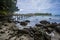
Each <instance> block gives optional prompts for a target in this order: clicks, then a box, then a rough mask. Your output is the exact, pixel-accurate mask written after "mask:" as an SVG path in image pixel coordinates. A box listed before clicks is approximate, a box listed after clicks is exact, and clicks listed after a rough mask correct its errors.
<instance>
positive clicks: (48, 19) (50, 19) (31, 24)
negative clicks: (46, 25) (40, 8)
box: [17, 16, 60, 29]
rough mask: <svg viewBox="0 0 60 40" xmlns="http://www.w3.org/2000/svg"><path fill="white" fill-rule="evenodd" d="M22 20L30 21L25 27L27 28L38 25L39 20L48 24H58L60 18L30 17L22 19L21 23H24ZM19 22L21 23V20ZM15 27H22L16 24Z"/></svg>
mask: <svg viewBox="0 0 60 40" xmlns="http://www.w3.org/2000/svg"><path fill="white" fill-rule="evenodd" d="M24 20H30V23H28V25H27V27H28V26H31V27H34V26H35V24H37V23H39V22H40V21H41V20H47V21H50V22H57V23H60V16H32V17H29V18H27V19H23V20H22V21H24ZM19 21H21V20H19ZM17 26H18V27H22V26H21V25H20V24H19V23H17ZM22 29H23V28H22Z"/></svg>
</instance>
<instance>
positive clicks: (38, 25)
mask: <svg viewBox="0 0 60 40" xmlns="http://www.w3.org/2000/svg"><path fill="white" fill-rule="evenodd" d="M35 26H37V27H41V26H44V25H42V24H35Z"/></svg>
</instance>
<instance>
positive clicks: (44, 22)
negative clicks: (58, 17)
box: [40, 20, 50, 24]
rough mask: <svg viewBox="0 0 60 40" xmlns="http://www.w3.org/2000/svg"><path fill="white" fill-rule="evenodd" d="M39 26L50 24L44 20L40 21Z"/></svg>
mask: <svg viewBox="0 0 60 40" xmlns="http://www.w3.org/2000/svg"><path fill="white" fill-rule="evenodd" d="M40 23H41V24H50V22H48V21H46V20H42V21H40Z"/></svg>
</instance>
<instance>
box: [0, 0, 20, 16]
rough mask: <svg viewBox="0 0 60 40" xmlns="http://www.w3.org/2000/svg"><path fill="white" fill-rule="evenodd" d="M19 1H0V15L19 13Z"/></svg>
mask: <svg viewBox="0 0 60 40" xmlns="http://www.w3.org/2000/svg"><path fill="white" fill-rule="evenodd" d="M16 3H17V0H0V15H7V14H11V13H13V12H15V11H18V10H19V9H18V7H16Z"/></svg>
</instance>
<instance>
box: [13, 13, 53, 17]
mask: <svg viewBox="0 0 60 40" xmlns="http://www.w3.org/2000/svg"><path fill="white" fill-rule="evenodd" d="M14 15H24V16H32V15H34V16H52V14H51V13H28V14H14Z"/></svg>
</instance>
